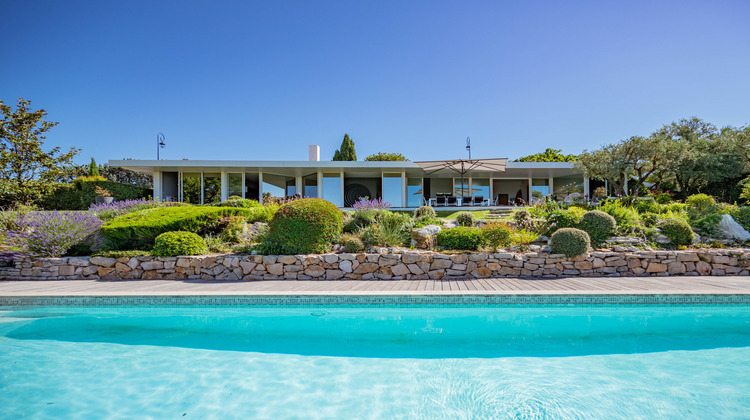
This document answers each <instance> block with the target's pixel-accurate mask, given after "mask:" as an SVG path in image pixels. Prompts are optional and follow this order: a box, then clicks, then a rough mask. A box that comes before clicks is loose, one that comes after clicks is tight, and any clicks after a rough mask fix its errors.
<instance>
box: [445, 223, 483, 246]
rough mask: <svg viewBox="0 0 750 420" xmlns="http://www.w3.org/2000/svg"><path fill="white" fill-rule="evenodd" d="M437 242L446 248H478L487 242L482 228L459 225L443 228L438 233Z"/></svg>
mask: <svg viewBox="0 0 750 420" xmlns="http://www.w3.org/2000/svg"><path fill="white" fill-rule="evenodd" d="M437 243H438V245H440V246H441V247H443V248H445V249H466V250H478V249H479V248H481V247H482V246H484V245H485V243H486V242H485V239H484V236H483V235H482V231H481V230H480V229H478V228H473V227H466V226H459V227H456V228H453V229H443V230H441V231H440V233H438V235H437Z"/></svg>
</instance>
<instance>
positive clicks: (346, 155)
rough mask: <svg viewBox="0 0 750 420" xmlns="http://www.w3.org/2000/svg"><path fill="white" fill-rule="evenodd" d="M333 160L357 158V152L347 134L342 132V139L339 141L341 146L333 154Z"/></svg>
mask: <svg viewBox="0 0 750 420" xmlns="http://www.w3.org/2000/svg"><path fill="white" fill-rule="evenodd" d="M333 160H349V161H355V160H357V152H356V151H355V150H354V141H353V140H352V139H351V138H349V134H344V140H343V141H342V142H341V148H340V149H339V150H336V153H334V154H333Z"/></svg>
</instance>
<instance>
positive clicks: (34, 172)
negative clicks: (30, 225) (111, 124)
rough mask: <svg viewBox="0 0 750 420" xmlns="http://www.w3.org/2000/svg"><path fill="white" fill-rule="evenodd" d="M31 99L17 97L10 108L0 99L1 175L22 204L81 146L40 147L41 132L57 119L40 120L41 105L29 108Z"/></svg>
mask: <svg viewBox="0 0 750 420" xmlns="http://www.w3.org/2000/svg"><path fill="white" fill-rule="evenodd" d="M30 105H31V101H27V100H24V99H23V98H18V105H17V106H16V109H15V110H13V108H11V107H10V106H9V105H5V104H4V103H3V102H2V101H0V110H1V111H2V114H3V116H2V120H0V179H2V181H3V182H4V183H7V184H8V185H7V186H8V187H9V188H8V190H7V191H4V192H7V193H8V194H9V195H12V196H13V197H14V199H15V200H16V201H17V202H19V203H23V204H29V203H31V202H32V201H33V199H34V198H36V197H39V195H40V194H42V193H44V191H45V190H46V189H47V188H48V186H49V185H48V183H49V182H50V181H52V180H54V179H55V178H57V177H58V176H59V175H60V174H61V173H62V171H63V167H64V166H65V165H70V163H71V162H72V160H73V157H74V156H75V155H77V154H78V153H79V152H80V150H79V149H75V148H71V149H70V150H69V151H67V152H64V153H63V152H62V151H61V149H60V147H54V148H52V149H51V150H50V151H48V152H45V151H44V150H43V149H42V146H43V144H44V141H43V140H44V139H45V138H46V136H45V135H44V134H45V133H46V132H48V131H49V130H50V129H52V128H53V127H55V126H56V125H57V124H58V123H57V122H53V121H43V120H42V118H43V117H44V116H45V115H47V112H46V111H45V110H43V109H39V110H36V111H34V110H32V109H30Z"/></svg>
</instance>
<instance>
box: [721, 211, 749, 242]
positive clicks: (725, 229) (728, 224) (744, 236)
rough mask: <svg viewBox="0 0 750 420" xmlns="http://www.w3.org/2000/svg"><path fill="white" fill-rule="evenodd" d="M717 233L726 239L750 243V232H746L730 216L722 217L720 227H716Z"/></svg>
mask: <svg viewBox="0 0 750 420" xmlns="http://www.w3.org/2000/svg"><path fill="white" fill-rule="evenodd" d="M716 230H717V232H719V233H721V234H722V235H723V236H724V237H726V238H730V239H735V240H737V241H740V242H745V241H750V232H748V231H747V230H745V228H743V227H742V225H740V224H739V223H737V222H736V221H735V220H734V218H733V217H732V216H730V215H728V214H725V215H723V216H721V221H719V226H717V227H716Z"/></svg>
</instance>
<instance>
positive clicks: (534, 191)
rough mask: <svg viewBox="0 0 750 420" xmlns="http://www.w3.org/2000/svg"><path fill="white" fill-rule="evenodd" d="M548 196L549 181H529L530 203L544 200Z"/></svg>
mask: <svg viewBox="0 0 750 420" xmlns="http://www.w3.org/2000/svg"><path fill="white" fill-rule="evenodd" d="M549 194H550V191H549V179H534V180H532V181H531V199H532V202H537V201H541V200H544V197H546V196H548V195H549Z"/></svg>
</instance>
